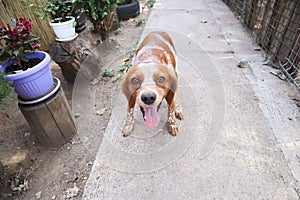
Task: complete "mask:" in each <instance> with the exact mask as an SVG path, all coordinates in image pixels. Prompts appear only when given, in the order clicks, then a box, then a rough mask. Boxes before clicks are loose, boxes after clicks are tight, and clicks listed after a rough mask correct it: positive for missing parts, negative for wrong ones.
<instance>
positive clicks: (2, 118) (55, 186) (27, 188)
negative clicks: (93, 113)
mask: <svg viewBox="0 0 300 200" xmlns="http://www.w3.org/2000/svg"><path fill="white" fill-rule="evenodd" d="M146 2H147V1H146V0H140V4H141V7H142V12H141V14H140V15H139V16H138V17H137V18H135V19H132V20H128V21H124V22H121V27H120V28H119V29H118V30H116V31H114V32H112V33H111V35H110V39H111V40H113V41H114V42H115V43H116V44H117V45H116V48H117V49H118V50H119V51H120V53H121V54H124V55H126V52H129V51H132V50H133V48H134V47H135V45H136V44H137V42H138V41H139V39H140V36H141V34H142V32H143V29H144V26H145V21H146V20H147V18H148V16H149V12H150V9H149V7H147V6H146ZM51 67H52V72H53V75H54V76H55V77H58V78H59V79H60V80H61V82H62V87H63V90H64V92H65V94H66V97H67V99H68V100H69V101H70V102H71V98H72V89H73V88H72V85H71V84H69V83H68V82H67V81H66V80H65V79H64V78H63V76H62V73H61V70H60V68H59V66H58V65H57V64H56V63H54V62H52V63H51ZM109 70H111V71H112V72H113V73H114V75H115V76H114V77H100V78H99V79H98V80H97V84H98V86H99V87H98V88H97V90H99V91H98V94H103V95H97V99H98V101H99V102H101V107H103V108H107V110H106V111H105V112H104V114H103V115H102V116H100V117H99V123H100V126H101V127H103V128H102V132H101V133H99V134H103V133H104V132H105V128H106V126H107V123H108V121H109V118H110V110H111V107H112V105H111V101H107V99H112V98H113V95H114V94H115V92H112V91H116V90H117V88H118V85H119V84H120V80H121V78H117V77H118V76H119V74H121V72H118V66H114V68H113V69H109ZM0 109H1V111H0V127H1V128H0V152H1V153H0V161H1V163H2V165H3V168H2V166H0V187H1V191H0V195H2V196H0V198H1V199H81V196H82V192H83V189H84V185H85V182H86V180H87V179H88V176H89V172H90V170H91V167H92V164H93V161H94V157H93V156H92V155H91V154H90V153H89V150H88V149H87V148H86V147H85V146H84V145H83V143H82V141H81V140H80V137H79V136H77V135H76V136H75V137H74V138H73V139H72V140H71V141H70V142H68V143H67V144H65V145H63V146H62V147H59V148H45V147H43V146H41V145H40V144H39V143H38V142H36V140H35V137H34V133H32V131H31V128H30V126H29V125H28V124H27V122H26V120H25V118H24V117H23V115H22V113H21V112H20V110H19V108H18V105H17V97H16V95H14V96H13V99H12V100H11V101H10V102H9V103H8V104H7V105H0ZM77 120H80V117H79V118H78V119H77ZM97 126H98V124H97ZM3 169H4V170H3ZM3 171H4V175H3V174H2V173H3ZM1 192H2V193H1Z"/></svg>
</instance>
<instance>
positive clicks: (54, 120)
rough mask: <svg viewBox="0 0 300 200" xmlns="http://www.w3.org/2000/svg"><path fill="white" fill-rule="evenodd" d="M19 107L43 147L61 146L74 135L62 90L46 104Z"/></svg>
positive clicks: (69, 112) (73, 124) (74, 131)
mask: <svg viewBox="0 0 300 200" xmlns="http://www.w3.org/2000/svg"><path fill="white" fill-rule="evenodd" d="M19 107H20V109H21V111H22V113H23V115H24V117H25V118H26V120H27V122H28V123H29V124H30V126H31V127H32V129H33V131H34V134H35V136H36V138H37V140H38V141H39V142H40V143H41V144H42V145H45V146H52V147H55V146H61V145H63V144H65V143H67V142H68V141H69V140H70V139H72V137H73V136H74V135H75V134H76V127H75V123H74V118H73V115H72V113H71V109H70V106H69V105H68V102H67V99H66V97H65V94H64V92H63V90H62V89H60V91H58V93H57V94H56V95H55V96H54V97H52V98H50V99H49V100H47V101H46V102H43V103H40V104H37V105H23V104H20V103H19Z"/></svg>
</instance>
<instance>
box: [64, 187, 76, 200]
mask: <svg viewBox="0 0 300 200" xmlns="http://www.w3.org/2000/svg"><path fill="white" fill-rule="evenodd" d="M78 192H79V188H78V187H77V186H76V185H75V186H74V187H72V188H69V189H67V190H66V191H65V198H67V199H69V198H72V197H76V196H77V195H78Z"/></svg>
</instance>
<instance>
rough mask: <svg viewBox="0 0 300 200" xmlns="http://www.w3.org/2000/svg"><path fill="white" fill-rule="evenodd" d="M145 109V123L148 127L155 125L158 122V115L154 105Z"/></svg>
mask: <svg viewBox="0 0 300 200" xmlns="http://www.w3.org/2000/svg"><path fill="white" fill-rule="evenodd" d="M144 110H145V117H144V119H145V123H146V125H147V126H149V127H152V128H154V127H156V126H157V125H158V124H159V115H158V112H157V108H155V107H147V108H144Z"/></svg>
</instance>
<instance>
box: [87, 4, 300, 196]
mask: <svg viewBox="0 0 300 200" xmlns="http://www.w3.org/2000/svg"><path fill="white" fill-rule="evenodd" d="M153 30H165V31H167V32H168V33H169V34H170V35H171V37H172V38H173V39H174V42H175V46H176V49H177V51H178V59H179V66H178V69H179V78H180V88H179V91H178V100H179V102H180V103H181V104H182V107H183V111H184V114H185V119H184V120H183V121H182V122H179V123H180V132H179V134H178V136H177V137H172V136H170V135H169V134H167V133H166V130H165V127H164V123H165V122H166V114H165V112H164V111H165V110H166V105H165V104H163V105H162V108H161V110H160V114H161V119H162V120H161V121H162V122H161V124H160V126H159V128H157V129H146V128H144V125H143V122H142V119H141V114H140V112H139V111H137V113H136V115H137V123H136V126H135V131H134V133H133V134H132V135H131V136H130V137H128V138H123V137H122V136H121V128H122V126H123V123H124V119H125V114H126V113H125V112H126V101H125V99H124V97H123V95H122V94H121V93H120V94H119V96H118V97H117V98H116V102H114V107H113V112H112V117H111V119H110V121H109V124H108V128H107V130H106V133H105V135H104V137H103V139H102V142H101V145H100V147H99V149H98V150H97V155H96V160H95V162H94V164H93V169H92V171H91V174H90V177H89V179H88V181H87V184H86V186H85V190H84V194H83V199H97V200H98V199H105V200H107V199H130V200H135V199H136V200H140V199H149V200H154V199H299V189H300V187H299V183H298V181H297V180H299V178H300V167H299V157H300V141H299V140H300V133H299V130H300V123H299V119H300V118H299V108H297V107H296V106H295V105H294V104H293V102H292V100H291V98H290V97H289V94H290V93H289V91H290V90H291V87H290V86H289V85H288V84H287V83H286V82H283V81H280V80H279V79H277V78H276V77H274V76H272V75H270V73H269V71H270V70H271V68H269V67H267V66H265V65H262V64H263V62H264V57H263V56H262V54H263V53H262V52H260V51H255V50H254V48H255V47H256V46H255V43H254V42H253V41H252V39H251V38H250V37H249V36H248V34H247V33H246V32H245V30H244V29H243V27H242V25H241V24H240V22H239V21H238V20H237V19H236V18H235V17H234V16H233V14H232V13H231V12H230V10H229V9H228V8H227V7H226V5H225V4H224V3H223V2H222V1H221V0H209V1H208V0H187V1H182V0H172V1H170V0H157V1H156V4H155V6H154V8H153V10H152V12H151V15H150V17H149V20H148V21H147V26H146V29H145V31H144V35H145V34H146V33H147V32H150V31H153ZM241 60H242V61H247V62H248V63H249V66H248V67H246V68H238V67H236V66H237V63H238V62H239V61H241ZM97 148H98V147H97Z"/></svg>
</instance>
